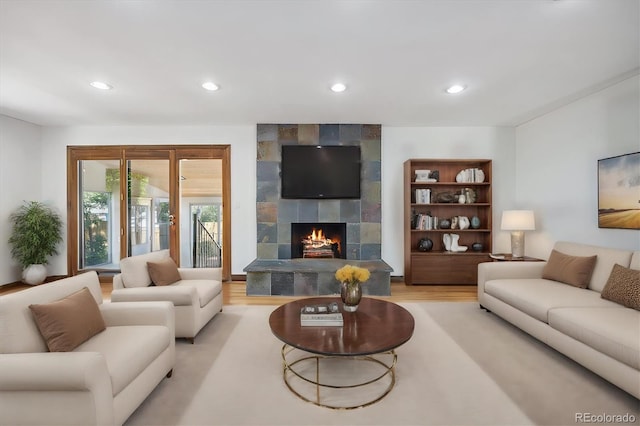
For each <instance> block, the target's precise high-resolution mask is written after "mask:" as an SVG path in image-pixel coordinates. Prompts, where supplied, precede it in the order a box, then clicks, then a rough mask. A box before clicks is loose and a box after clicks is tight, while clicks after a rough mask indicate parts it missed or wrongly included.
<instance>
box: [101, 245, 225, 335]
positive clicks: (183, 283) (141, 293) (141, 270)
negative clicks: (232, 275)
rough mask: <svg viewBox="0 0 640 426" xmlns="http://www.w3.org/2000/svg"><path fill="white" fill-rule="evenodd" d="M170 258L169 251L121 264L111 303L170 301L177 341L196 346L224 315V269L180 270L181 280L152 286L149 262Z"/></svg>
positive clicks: (135, 257) (141, 256)
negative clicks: (201, 333) (219, 315)
mask: <svg viewBox="0 0 640 426" xmlns="http://www.w3.org/2000/svg"><path fill="white" fill-rule="evenodd" d="M168 258H169V251H168V250H161V251H156V252H152V253H147V254H142V255H138V256H131V257H127V258H125V259H122V260H120V270H121V273H120V274H118V275H116V276H114V277H113V292H112V293H111V301H112V302H132V301H137V302H139V301H169V302H171V303H173V305H174V308H175V330H176V337H183V338H186V339H188V340H189V341H191V343H193V342H194V339H195V337H196V335H197V334H198V332H199V331H200V330H201V329H202V327H204V326H205V325H206V324H207V323H208V322H209V321H210V320H211V319H212V318H213V317H214V316H215V315H216V314H217V313H218V312H221V311H222V270H221V268H178V272H179V273H180V278H181V279H180V280H179V281H177V282H175V283H173V284H170V285H163V286H155V285H152V280H151V276H150V275H149V270H148V267H147V262H159V261H163V260H166V259H168Z"/></svg>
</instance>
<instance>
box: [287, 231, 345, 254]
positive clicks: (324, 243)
mask: <svg viewBox="0 0 640 426" xmlns="http://www.w3.org/2000/svg"><path fill="white" fill-rule="evenodd" d="M346 248H347V224H346V223H344V222H322V223H292V224H291V258H292V259H297V258H316V259H318V258H336V259H346V258H347V256H346V255H347V250H346Z"/></svg>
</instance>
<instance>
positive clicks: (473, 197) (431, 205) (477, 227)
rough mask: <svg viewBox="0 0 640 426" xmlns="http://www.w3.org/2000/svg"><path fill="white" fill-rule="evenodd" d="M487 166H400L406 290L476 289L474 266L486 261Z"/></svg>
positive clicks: (458, 162)
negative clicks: (419, 287)
mask: <svg viewBox="0 0 640 426" xmlns="http://www.w3.org/2000/svg"><path fill="white" fill-rule="evenodd" d="M491 164H492V163H491V160H488V159H410V160H407V161H405V162H404V220H403V225H404V281H405V284H407V285H476V284H477V282H478V264H479V263H482V262H489V261H491V259H490V258H489V254H490V253H491V245H492V200H491V185H492V184H491ZM436 171H437V174H436V173H435V172H436ZM427 172H428V173H427ZM426 176H428V177H426ZM454 239H455V243H454ZM425 241H431V244H430V245H428V247H427V246H426V245H425ZM474 243H477V244H476V245H475V249H472V245H473V244H474ZM447 246H448V247H447ZM467 248H468V250H467Z"/></svg>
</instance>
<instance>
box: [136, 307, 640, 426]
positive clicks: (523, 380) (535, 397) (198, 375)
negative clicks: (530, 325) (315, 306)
mask: <svg viewBox="0 0 640 426" xmlns="http://www.w3.org/2000/svg"><path fill="white" fill-rule="evenodd" d="M401 305H402V306H404V307H405V308H407V309H408V310H409V311H410V312H411V313H412V314H413V316H414V318H415V321H416V327H415V332H414V335H413V337H412V338H411V340H410V341H409V342H407V343H405V344H404V345H403V346H401V347H400V348H398V349H397V351H396V352H397V354H398V364H397V367H396V375H397V378H396V384H395V387H394V388H393V390H392V391H391V392H390V393H389V394H388V395H387V396H386V397H385V398H383V399H382V400H381V401H379V402H377V403H375V404H373V405H370V406H367V407H364V408H358V409H355V410H332V409H328V408H323V407H318V406H315V405H313V404H310V403H308V402H305V401H302V400H301V399H299V398H298V397H297V396H295V395H294V394H292V393H291V392H290V391H289V389H288V388H287V387H286V385H285V384H284V383H283V380H282V360H281V357H280V349H281V347H282V343H281V342H280V341H279V340H278V339H276V338H275V337H274V336H273V335H272V334H271V331H270V329H269V325H268V317H269V314H270V313H271V312H272V311H273V309H275V307H274V306H225V307H224V311H223V312H222V313H221V314H220V315H217V316H216V317H215V318H214V319H213V320H212V321H211V322H210V323H209V324H208V325H207V326H205V328H203V330H202V331H201V332H200V334H199V335H198V337H197V338H196V343H195V344H194V345H191V344H189V343H187V342H185V341H183V340H180V339H179V340H177V342H176V356H177V360H176V366H175V369H174V373H173V376H172V377H171V378H169V379H164V380H163V381H162V382H161V383H160V384H159V385H158V387H157V388H156V389H155V391H154V392H153V393H152V394H151V395H150V396H149V397H148V398H147V400H146V401H145V402H144V403H143V404H142V405H141V406H140V407H139V408H138V410H137V411H136V412H134V413H133V415H132V416H131V417H130V418H129V419H128V421H127V423H126V424H127V425H147V426H151V425H154V426H155V425H192V426H196V425H256V426H258V425H528V424H544V425H564V424H567V425H568V424H576V423H579V422H576V419H577V416H580V415H582V416H583V417H582V418H586V417H584V416H585V415H589V416H592V417H590V418H591V419H593V420H598V419H599V418H602V419H604V420H606V417H603V416H605V415H609V416H613V415H624V414H627V415H628V416H634V418H635V420H636V422H637V421H638V419H640V407H639V401H638V400H637V399H635V398H633V397H631V396H630V395H628V394H626V393H625V392H623V391H621V390H619V389H618V388H616V387H615V386H613V385H611V384H609V383H608V382H606V381H604V380H602V379H600V378H599V377H598V376H596V375H594V374H592V373H591V372H589V371H588V370H586V369H584V368H582V367H581V366H579V365H578V364H576V363H574V362H573V361H571V360H569V359H568V358H566V357H564V356H563V355H561V354H559V353H557V352H556V351H554V350H553V349H551V348H549V347H547V346H546V345H544V344H542V343H540V342H538V341H537V340H535V339H534V338H531V337H530V336H528V335H527V334H525V333H523V332H521V331H520V330H518V329H517V328H515V327H513V326H511V325H510V324H508V323H506V322H505V321H503V320H501V319H500V318H498V317H496V316H495V315H493V314H491V313H487V312H485V311H484V310H482V309H480V308H479V307H478V305H477V303H461V302H455V303H454V302H424V303H402V304H401ZM345 374H349V373H348V372H346V373H345ZM596 416H601V417H596ZM627 418H629V417H627Z"/></svg>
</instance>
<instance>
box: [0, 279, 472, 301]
mask: <svg viewBox="0 0 640 426" xmlns="http://www.w3.org/2000/svg"><path fill="white" fill-rule="evenodd" d="M43 285H46V284H43ZM365 285H366V284H365ZM30 287H31V286H28V285H26V284H9V285H5V286H1V287H0V296H1V295H3V294H8V293H13V292H15V291H20V290H24V289H26V288H30ZM111 290H112V285H111V283H102V295H103V297H104V298H105V299H108V298H110V295H111ZM222 295H223V303H224V304H225V305H282V304H284V303H287V302H290V301H292V300H294V299H299V298H301V297H293V296H247V294H246V283H245V282H244V281H230V282H225V283H223V284H222ZM303 297H307V296H303ZM379 298H380V299H385V300H389V301H392V302H423V301H449V302H474V301H477V300H478V297H477V287H476V286H468V285H421V286H417V285H416V286H407V285H405V284H404V283H403V282H392V283H391V296H380V297H379Z"/></svg>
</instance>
